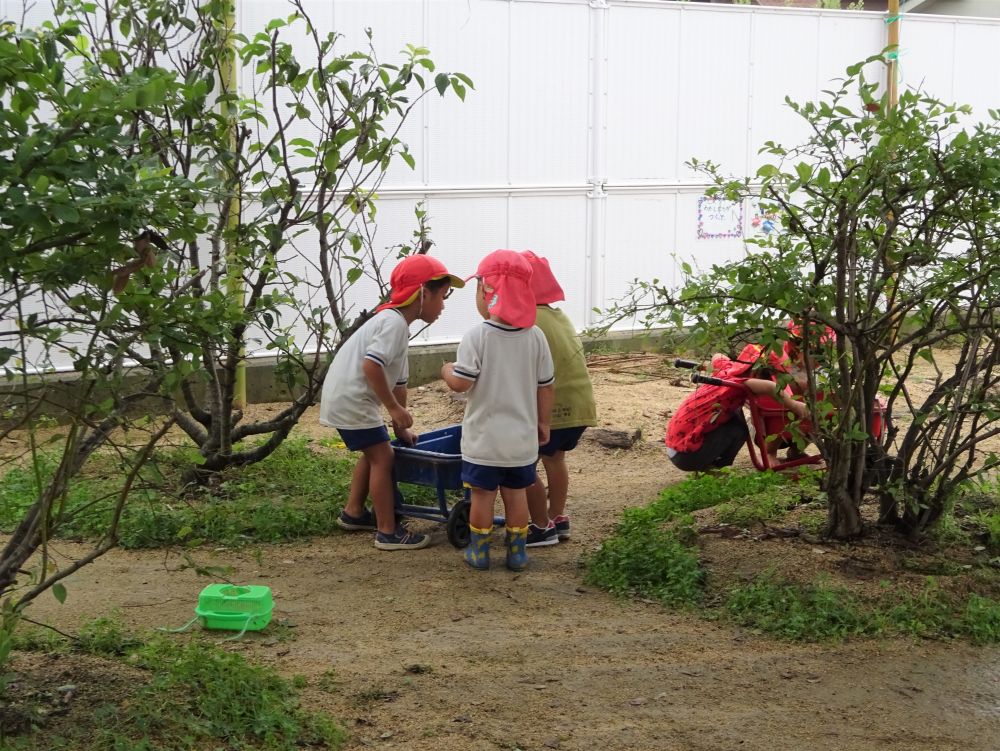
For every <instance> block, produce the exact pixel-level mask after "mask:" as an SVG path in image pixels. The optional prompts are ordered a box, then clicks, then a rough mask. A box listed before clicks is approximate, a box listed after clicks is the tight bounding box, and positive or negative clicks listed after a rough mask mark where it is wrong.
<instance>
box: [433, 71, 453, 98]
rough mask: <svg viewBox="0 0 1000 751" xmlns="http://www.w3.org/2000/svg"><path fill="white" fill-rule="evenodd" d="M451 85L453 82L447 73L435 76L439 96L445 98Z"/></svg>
mask: <svg viewBox="0 0 1000 751" xmlns="http://www.w3.org/2000/svg"><path fill="white" fill-rule="evenodd" d="M450 84H451V80H450V79H449V78H448V74H447V73H438V74H437V75H436V76H434V86H436V87H437V90H438V94H440V95H441V96H444V92H446V91H447V90H448V86H449V85H450Z"/></svg>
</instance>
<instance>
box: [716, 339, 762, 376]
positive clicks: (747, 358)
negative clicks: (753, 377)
mask: <svg viewBox="0 0 1000 751" xmlns="http://www.w3.org/2000/svg"><path fill="white" fill-rule="evenodd" d="M762 354H763V348H762V347H761V346H760V345H759V344H748V345H747V346H745V347H744V348H743V349H742V350H741V351H740V353H739V354H738V355H737V356H736V359H735V360H726V361H725V362H722V363H721V364H720V366H719V367H715V368H713V370H712V375H713V376H715V377H716V378H740V377H742V376H745V375H746V374H747V373H749V372H750V371H751V370H753V368H754V366H755V365H757V362H758V361H759V360H760V357H761V355H762Z"/></svg>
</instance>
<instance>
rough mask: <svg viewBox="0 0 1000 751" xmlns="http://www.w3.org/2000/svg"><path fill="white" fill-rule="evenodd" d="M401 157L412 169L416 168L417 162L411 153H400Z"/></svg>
mask: <svg viewBox="0 0 1000 751" xmlns="http://www.w3.org/2000/svg"><path fill="white" fill-rule="evenodd" d="M399 156H400V158H401V159H402V160H403V161H404V162H406V163H407V164H408V165H410V169H415V168H416V161H415V160H414V159H413V156H412V155H411V154H410V152H409V151H401V152H399Z"/></svg>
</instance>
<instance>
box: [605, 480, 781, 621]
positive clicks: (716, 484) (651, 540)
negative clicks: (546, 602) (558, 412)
mask: <svg viewBox="0 0 1000 751" xmlns="http://www.w3.org/2000/svg"><path fill="white" fill-rule="evenodd" d="M788 482H789V481H788V479H787V478H785V477H783V476H781V475H779V474H776V473H773V472H755V473H753V474H739V473H736V472H731V471H724V472H720V473H719V474H714V475H707V474H706V475H698V476H694V477H690V478H688V479H685V480H684V481H682V482H680V483H677V484H676V485H671V486H670V487H668V488H666V489H664V490H663V491H662V492H661V493H660V496H659V498H657V499H656V500H655V501H654V502H653V503H651V504H649V505H648V506H644V507H637V508H630V509H626V510H625V511H624V513H623V514H622V521H621V522H620V523H619V524H618V526H617V528H616V529H615V533H614V534H613V535H612V536H611V537H610V538H608V539H607V540H605V541H604V543H603V544H602V545H601V547H600V548H598V550H597V552H596V553H594V554H593V555H592V556H590V558H589V559H588V561H587V581H589V582H590V583H591V584H596V585H597V586H600V587H603V588H604V589H607V590H609V591H611V592H614V593H615V594H618V595H627V594H636V595H638V596H640V597H647V598H651V599H655V600H657V601H659V602H662V603H664V604H666V605H671V606H691V605H696V604H698V603H699V602H701V600H702V597H703V594H704V578H705V572H704V569H702V567H701V564H700V563H699V561H698V550H697V547H696V545H695V541H696V539H697V533H696V532H695V530H694V528H693V522H692V519H691V516H690V514H691V512H693V511H697V510H698V509H702V508H706V507H708V506H714V505H716V504H718V503H720V502H731V503H734V504H735V503H737V501H739V500H740V499H751V498H762V497H763V498H766V497H769V496H771V495H773V494H774V492H775V490H776V489H781V491H782V492H784V489H785V488H786V487H787V486H788Z"/></svg>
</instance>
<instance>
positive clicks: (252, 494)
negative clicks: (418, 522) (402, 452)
mask: <svg viewBox="0 0 1000 751" xmlns="http://www.w3.org/2000/svg"><path fill="white" fill-rule="evenodd" d="M197 457H198V454H197V452H196V451H194V450H193V449H190V448H174V449H170V450H167V451H164V452H161V453H159V454H158V455H156V457H155V459H154V461H153V462H151V464H150V465H149V467H148V468H147V469H144V470H143V473H142V475H141V478H142V481H141V483H140V485H139V487H138V488H136V489H135V490H134V491H133V495H132V497H131V499H130V501H129V503H128V505H127V506H126V507H125V510H124V513H123V516H122V520H121V524H120V527H119V533H118V536H119V542H120V544H121V546H122V547H125V548H156V547H164V546H168V545H174V544H187V545H197V544H200V543H205V542H211V543H214V544H219V545H226V546H240V545H245V544H247V543H251V542H263V543H275V542H285V541H288V540H294V539H298V538H301V537H311V536H316V535H326V534H330V533H331V532H333V531H334V530H335V529H336V525H335V520H336V518H337V515H338V514H339V513H340V510H341V509H342V508H343V505H344V501H345V500H346V498H347V491H348V488H349V486H350V482H351V472H352V470H353V468H354V462H353V460H352V459H351V458H350V457H348V456H347V455H346V454H338V453H331V452H328V451H316V450H314V449H313V448H312V447H311V445H310V442H309V441H308V440H307V439H304V438H297V439H288V440H286V441H285V442H284V443H283V444H282V445H281V446H280V447H279V448H278V449H277V450H276V451H275V452H274V454H272V455H271V456H270V457H268V458H267V459H266V460H265V461H263V462H259V463H257V464H252V465H248V466H246V467H234V468H231V469H229V470H226V471H225V472H223V473H221V474H220V475H219V477H218V482H217V483H213V484H212V485H211V487H207V488H206V487H199V486H194V485H186V484H185V483H184V480H183V476H184V472H185V470H186V469H187V468H189V467H190V466H191V465H192V464H193V463H196V461H197ZM43 462H44V463H43V466H42V471H43V473H45V472H49V473H51V472H53V471H54V470H55V462H54V461H53V460H51V459H44V458H43ZM119 470H120V468H119V467H118V466H117V465H116V463H115V461H114V460H113V459H112V457H110V456H102V457H100V458H99V459H95V461H94V467H93V469H92V471H91V472H90V473H89V474H88V475H87V476H85V477H82V478H80V479H79V481H78V482H76V483H74V484H73V485H72V487H71V488H70V491H69V493H68V496H67V499H66V504H65V508H66V510H65V513H64V518H63V520H62V522H61V524H60V526H59V532H58V534H59V535H60V536H62V537H65V538H70V539H80V538H84V539H95V538H100V537H101V536H102V535H103V534H104V533H105V531H106V530H107V523H108V519H109V517H110V514H111V510H112V508H113V506H114V503H115V501H116V495H115V489H116V488H117V487H118V484H117V482H116V481H115V480H114V479H113V478H116V477H118V476H120V471H119ZM36 492H37V491H36V485H35V477H34V474H33V472H32V471H31V470H30V468H29V469H25V468H13V469H11V470H10V471H9V472H7V473H6V474H5V475H4V476H3V477H2V478H0V530H2V531H8V530H9V529H10V528H11V527H12V525H14V524H16V523H17V522H18V521H19V520H20V519H21V517H22V515H23V512H24V510H25V509H26V508H28V507H29V506H30V505H31V504H32V503H33V502H34V500H35V496H36ZM430 496H431V491H430V489H429V488H419V489H415V490H413V491H411V490H410V488H409V486H408V487H407V501H408V502H411V503H415V502H419V500H420V499H421V498H424V499H426V498H427V497H430Z"/></svg>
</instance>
